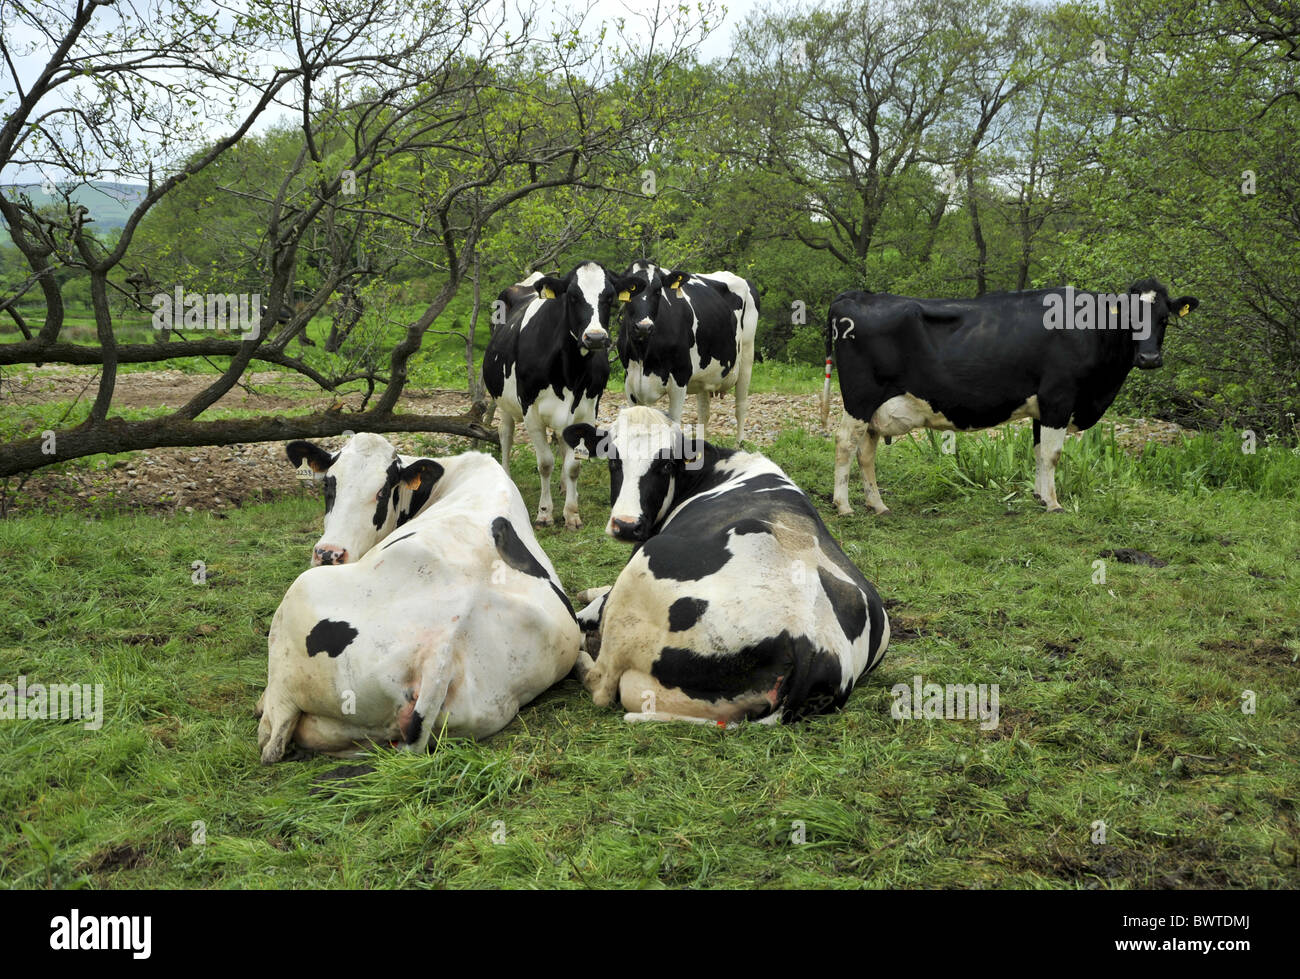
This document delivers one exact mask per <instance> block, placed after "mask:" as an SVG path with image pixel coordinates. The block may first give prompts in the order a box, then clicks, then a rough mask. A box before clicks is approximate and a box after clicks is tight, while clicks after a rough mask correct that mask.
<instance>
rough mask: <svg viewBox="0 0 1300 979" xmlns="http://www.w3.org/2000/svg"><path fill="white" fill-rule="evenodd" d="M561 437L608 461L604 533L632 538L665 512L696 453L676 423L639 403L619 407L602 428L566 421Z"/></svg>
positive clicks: (641, 536) (650, 529)
mask: <svg viewBox="0 0 1300 979" xmlns="http://www.w3.org/2000/svg"><path fill="white" fill-rule="evenodd" d="M564 440H565V441H566V442H567V443H568V444H569V445H570V446H571V447H573V448H577V446H578V443H579V442H581V443H584V444H585V445H586V447H587V452H588V453H590V455H591V456H592V457H593V458H604V459H606V460H607V461H608V463H609V498H610V500H611V501H612V503H611V505H610V511H609V523H607V524H606V525H605V533H606V534H608V535H609V536H610V537H613V538H614V539H615V540H623V541H633V542H637V541H644V540H646V539H648V538H649V537H650V536H651V535H652V534H653V533H655V531H656V530H657V529H658V527H659V525H660V524H661V523H662V522H663V520H664V518H665V517H667V516H668V514H669V512H671V510H672V508H673V504H674V502H675V500H676V494H677V490H678V488H679V487H680V485H681V481H682V477H683V475H684V473H685V471H686V468H687V465H688V464H689V463H693V462H694V461H695V456H696V454H697V452H698V449H697V447H695V446H688V445H687V444H686V440H685V439H684V438H683V436H682V430H681V427H680V426H678V425H676V424H674V423H673V422H672V421H671V420H670V419H669V418H668V416H667V415H665V414H664V413H663V412H661V411H657V410H655V409H654V408H647V407H644V406H639V407H633V408H625V409H623V410H622V411H621V412H619V415H618V418H616V419H615V420H614V424H613V425H611V426H610V427H609V428H608V429H598V428H596V427H595V426H592V425H585V424H583V425H570V426H569V427H568V428H566V429H565V430H564ZM688 456H690V458H688Z"/></svg>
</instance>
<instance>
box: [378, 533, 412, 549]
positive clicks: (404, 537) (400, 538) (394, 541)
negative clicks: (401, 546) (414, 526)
mask: <svg viewBox="0 0 1300 979" xmlns="http://www.w3.org/2000/svg"><path fill="white" fill-rule="evenodd" d="M414 536H415V531H414V530H413V531H411V532H410V533H409V534H403V535H402V536H401V537H394V538H393V539H392V540H390V541H388V542H387V543H386V544H384V546H383V547H381V548H380V550H381V551H386V550H388V549H389V548H390V547H392V546H393V545H394V544H397V543H399V542H401V541H404V540H406V538H408V537H414Z"/></svg>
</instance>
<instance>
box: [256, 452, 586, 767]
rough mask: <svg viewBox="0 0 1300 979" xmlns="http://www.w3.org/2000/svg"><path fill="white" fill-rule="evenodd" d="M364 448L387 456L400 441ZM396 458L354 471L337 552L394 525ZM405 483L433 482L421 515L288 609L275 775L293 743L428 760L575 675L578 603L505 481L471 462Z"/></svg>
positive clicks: (485, 461) (336, 509) (315, 580)
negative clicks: (441, 741)
mask: <svg viewBox="0 0 1300 979" xmlns="http://www.w3.org/2000/svg"><path fill="white" fill-rule="evenodd" d="M357 440H363V441H364V442H365V443H366V448H367V449H368V452H367V453H366V455H367V456H368V457H369V458H371V459H372V461H377V462H382V461H383V460H382V459H380V455H381V454H382V453H381V448H382V447H381V446H379V445H378V442H384V443H385V444H387V443H386V440H384V439H382V438H380V437H379V436H375V435H358V436H356V438H355V439H354V440H353V442H356V441H357ZM376 440H377V441H376ZM351 445H352V443H349V447H351ZM349 455H350V453H349V451H348V448H345V449H344V450H343V452H341V453H339V456H338V459H337V460H336V461H335V463H334V466H338V465H340V464H341V463H343V462H345V461H347V457H349ZM358 455H359V454H358ZM387 457H388V461H389V466H388V468H387V469H385V468H383V467H382V466H377V467H373V468H370V469H363V468H362V467H360V466H356V467H350V468H349V469H348V470H347V471H346V472H344V471H343V470H340V471H339V473H338V475H337V477H336V478H338V479H339V480H340V483H339V485H338V489H337V495H336V497H335V498H334V500H333V507H332V508H331V510H330V513H329V515H328V517H327V525H329V524H330V523H331V520H332V523H333V525H334V526H333V529H332V530H331V533H330V534H329V535H327V536H328V537H329V539H330V540H331V541H334V540H339V541H347V542H348V543H351V542H353V541H354V540H359V539H361V538H363V537H368V536H369V530H368V529H363V528H365V527H366V526H367V525H368V524H371V523H375V522H376V521H378V520H379V518H380V517H381V516H382V512H381V511H383V509H384V507H385V501H386V500H388V499H389V494H390V492H391V484H392V481H391V479H390V477H389V474H390V473H391V472H392V471H393V469H394V468H395V467H398V462H397V459H398V457H397V453H396V450H394V449H393V448H392V446H391V445H388V449H387ZM354 461H357V460H354ZM334 466H331V467H330V468H331V469H333V468H334ZM400 472H401V473H407V474H410V473H414V474H418V485H416V486H413V487H411V488H413V489H414V490H416V491H417V492H418V491H420V490H426V491H427V493H428V497H427V500H426V501H425V503H424V504H423V507H422V509H420V510H419V511H418V513H417V514H416V515H415V516H413V517H411V518H410V519H409V520H407V521H406V522H405V523H403V524H402V525H401V526H400V527H397V528H396V529H395V530H394V531H393V532H392V533H391V534H390V535H389V536H388V537H386V538H384V539H383V540H382V543H379V544H377V545H374V546H370V547H369V548H367V549H364V550H362V549H361V547H360V545H354V546H356V547H357V550H358V551H360V553H351V552H349V553H348V555H347V560H346V562H344V563H340V565H339V566H338V567H313V568H309V569H308V570H306V571H304V572H303V573H302V574H301V575H299V576H298V578H297V580H296V581H294V583H293V584H292V585H291V586H290V587H289V590H288V592H287V593H286V594H285V596H284V600H283V601H282V602H281V603H280V607H279V608H278V609H276V612H275V617H274V618H273V619H272V621H271V629H270V633H269V635H268V639H267V646H268V665H267V685H266V692H265V693H264V694H263V695H262V701H261V703H260V705H259V716H260V724H259V727H258V746H259V747H260V748H261V751H262V761H263V762H264V763H266V764H270V763H272V762H276V761H279V760H280V759H281V758H283V757H284V754H285V752H286V751H287V749H288V747H289V745H290V743H297V744H298V746H299V747H301V748H304V749H306V750H309V751H319V752H324V753H328V754H336V755H349V754H355V753H357V752H358V751H360V750H362V749H364V748H366V747H367V746H369V745H370V744H375V743H378V744H388V743H395V744H401V745H404V746H406V747H408V748H410V749H411V750H413V751H422V750H424V749H425V747H426V746H427V745H428V741H429V737H430V735H431V734H434V733H435V732H437V731H440V730H443V729H444V728H445V730H446V732H447V733H448V734H450V735H452V736H460V737H473V738H483V737H487V736H488V735H490V734H493V733H494V732H496V731H499V730H500V729H501V728H503V727H505V725H506V724H508V723H510V720H511V719H512V718H513V717H514V716H515V714H516V713H517V712H518V710H519V708H520V706H522V705H523V704H526V703H528V702H529V701H530V700H532V699H533V698H535V697H536V696H537V695H538V694H540V693H541V692H542V691H544V690H546V689H547V688H548V687H550V686H551V685H552V684H554V683H556V682H557V681H558V680H560V679H561V678H562V677H563V676H564V675H565V674H566V673H568V672H569V670H570V669H572V667H573V664H574V661H575V660H576V658H577V654H578V647H579V643H580V641H581V633H580V631H579V629H578V624H577V622H576V620H575V619H574V615H573V608H572V606H571V605H570V604H569V600H568V599H567V598H566V597H565V594H564V590H563V588H562V587H561V585H560V581H559V578H558V577H557V576H556V574H555V569H554V568H553V567H552V566H551V563H550V561H549V560H548V559H547V557H546V553H545V552H544V551H543V550H542V549H541V547H540V546H539V545H538V543H537V539H536V538H535V537H534V536H533V532H532V528H531V527H530V526H529V523H528V509H527V507H526V506H525V505H524V501H523V497H521V496H520V495H519V490H518V489H516V488H515V485H514V483H512V482H511V481H510V477H509V476H508V475H507V474H506V472H505V470H504V469H502V468H501V466H500V465H498V464H497V462H496V460H494V459H493V458H492V457H491V456H488V455H484V454H483V453H481V452H467V453H465V454H463V455H459V456H454V457H450V458H443V459H418V460H415V461H414V463H413V464H412V465H409V466H401V467H400ZM400 478H401V477H400V476H399V479H400ZM412 482H414V479H412ZM376 485H378V487H379V488H378V490H376V489H375V486H376ZM348 501H354V503H355V505H353V506H348V505H347V503H348ZM376 508H378V509H376ZM372 512H373V517H372ZM386 520H387V518H385V522H386ZM340 527H354V528H357V529H358V531H359V536H358V537H351V536H348V535H346V534H342V533H341V532H340V530H339V528H340ZM332 549H333V548H331V550H332Z"/></svg>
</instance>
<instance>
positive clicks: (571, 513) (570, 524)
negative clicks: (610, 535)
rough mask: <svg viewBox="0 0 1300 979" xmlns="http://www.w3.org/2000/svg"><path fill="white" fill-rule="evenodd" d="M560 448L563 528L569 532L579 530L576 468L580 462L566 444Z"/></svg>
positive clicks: (580, 524)
mask: <svg viewBox="0 0 1300 979" xmlns="http://www.w3.org/2000/svg"><path fill="white" fill-rule="evenodd" d="M561 448H562V449H563V451H564V465H563V466H562V468H561V472H562V473H563V475H564V526H565V527H567V528H568V529H569V530H581V529H582V520H581V519H580V518H579V517H578V467H579V466H581V465H582V460H581V459H579V458H578V454H577V452H575V451H574V450H573V449H572V448H570V447H569V444H568V443H567V442H566V443H564V445H563V446H561Z"/></svg>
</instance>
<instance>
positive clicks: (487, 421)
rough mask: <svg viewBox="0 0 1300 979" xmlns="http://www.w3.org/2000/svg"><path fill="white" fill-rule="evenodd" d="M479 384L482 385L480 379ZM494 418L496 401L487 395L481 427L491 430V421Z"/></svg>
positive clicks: (480, 379)
mask: <svg viewBox="0 0 1300 979" xmlns="http://www.w3.org/2000/svg"><path fill="white" fill-rule="evenodd" d="M479 383H480V384H482V377H480V378H479ZM496 416H497V402H496V399H495V398H493V397H492V396H491V395H488V403H487V407H486V408H485V409H484V410H483V426H484V427H485V428H491V427H492V419H494V418H495V417H496Z"/></svg>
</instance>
